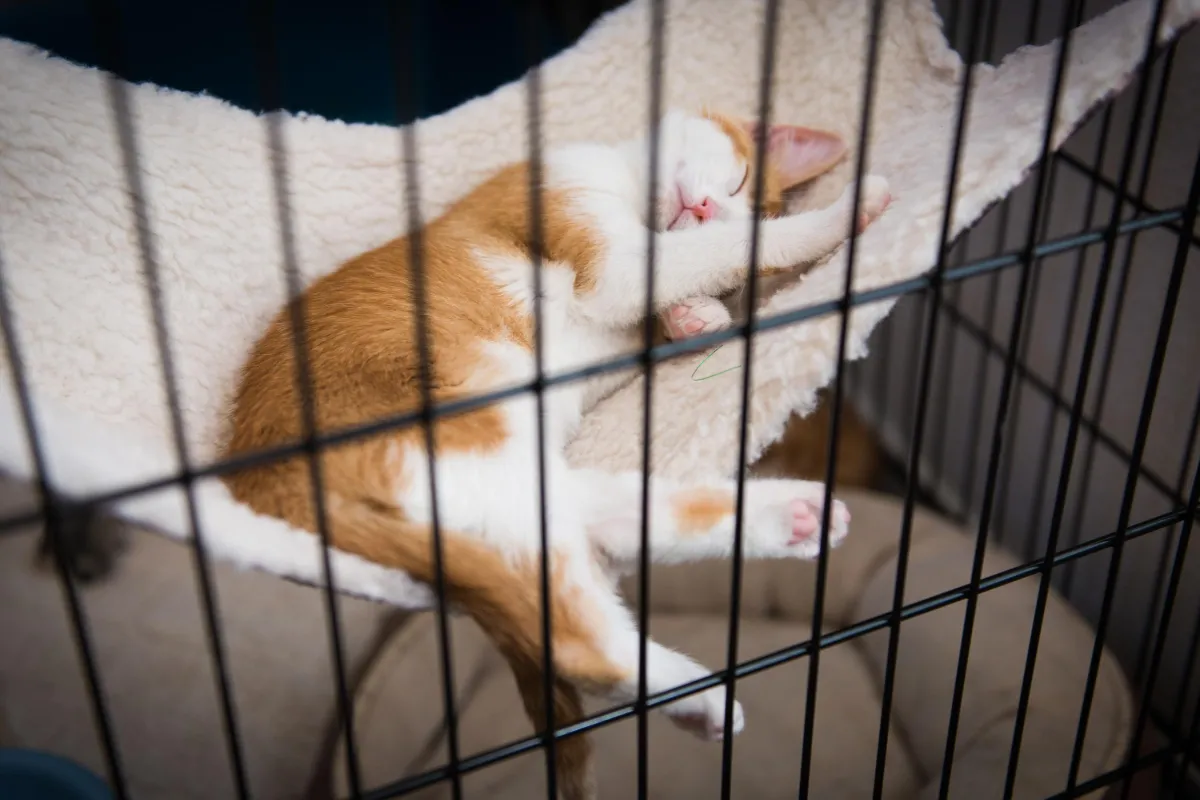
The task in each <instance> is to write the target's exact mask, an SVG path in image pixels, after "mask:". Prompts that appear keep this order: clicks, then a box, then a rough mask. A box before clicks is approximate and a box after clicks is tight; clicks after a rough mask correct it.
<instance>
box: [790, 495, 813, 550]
mask: <svg viewBox="0 0 1200 800" xmlns="http://www.w3.org/2000/svg"><path fill="white" fill-rule="evenodd" d="M790 508H791V512H792V538H791V539H790V540H789V541H788V544H800V543H801V542H805V541H807V540H809V539H811V538H812V536H813V534H814V533H816V532H817V528H818V527H819V526H820V524H821V520H820V518H819V517H818V516H817V512H816V509H815V508H814V507H813V505H812V503H810V502H808V501H807V500H793V501H792V502H791V505H790Z"/></svg>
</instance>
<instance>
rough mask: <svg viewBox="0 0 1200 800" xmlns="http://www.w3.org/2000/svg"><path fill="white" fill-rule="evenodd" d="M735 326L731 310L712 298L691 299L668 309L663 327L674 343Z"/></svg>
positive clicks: (664, 316)
mask: <svg viewBox="0 0 1200 800" xmlns="http://www.w3.org/2000/svg"><path fill="white" fill-rule="evenodd" d="M732 324H733V318H732V317H731V316H729V309H727V308H726V307H725V304H724V303H722V302H721V301H720V300H717V299H714V298H712V297H689V298H688V299H687V300H683V301H681V302H679V303H677V304H676V305H673V306H671V308H669V309H667V311H666V313H665V314H663V327H664V328H665V329H666V332H667V338H669V339H671V340H672V341H679V340H681V339H690V338H692V337H693V336H700V335H702V334H705V333H712V332H714V331H722V330H725V329H726V328H728V327H729V326H730V325H732Z"/></svg>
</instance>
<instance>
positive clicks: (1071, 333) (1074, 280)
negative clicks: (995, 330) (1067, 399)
mask: <svg viewBox="0 0 1200 800" xmlns="http://www.w3.org/2000/svg"><path fill="white" fill-rule="evenodd" d="M1112 109H1113V106H1112V104H1111V103H1109V104H1108V105H1106V106H1105V107H1104V115H1103V118H1102V120H1101V123H1100V136H1099V137H1098V141H1097V143H1096V155H1095V158H1094V159H1093V160H1094V162H1095V163H1096V164H1102V163H1103V162H1104V154H1105V152H1106V151H1107V149H1108V136H1109V133H1110V131H1111V129H1112V119H1113V114H1112ZM1055 163H1058V162H1055ZM1097 189H1098V184H1096V183H1095V182H1094V181H1093V182H1092V184H1091V190H1090V191H1089V192H1088V199H1087V202H1086V204H1085V205H1084V212H1083V213H1084V217H1083V227H1084V228H1087V227H1088V226H1089V225H1091V224H1092V217H1093V216H1094V215H1095V213H1096V198H1097V195H1098V191H1097ZM1086 255H1087V250H1086V248H1080V249H1079V250H1077V251H1076V254H1075V269H1074V272H1073V274H1072V276H1071V288H1070V290H1069V291H1068V292H1067V296H1068V297H1069V298H1070V299H1069V300H1068V308H1067V313H1066V315H1065V316H1064V318H1063V327H1062V333H1061V335H1060V337H1059V341H1061V342H1062V343H1063V345H1062V347H1060V348H1058V359H1057V363H1056V364H1055V365H1054V393H1055V394H1056V395H1059V396H1061V395H1062V393H1063V390H1064V388H1065V386H1066V382H1067V354H1068V353H1070V352H1071V343H1072V342H1073V341H1074V339H1075V320H1076V318H1077V317H1078V315H1079V309H1080V302H1079V301H1080V298H1081V297H1082V286H1081V284H1082V283H1083V273H1084V258H1085V257H1086ZM1081 366H1082V365H1081ZM1096 419H1099V418H1098V417H1097V418H1096ZM1046 427H1047V428H1048V430H1047V431H1046V435H1045V436H1044V437H1043V439H1042V450H1041V453H1040V454H1039V456H1038V471H1037V474H1038V475H1039V476H1041V479H1039V480H1038V481H1037V482H1036V484H1035V489H1034V500H1033V504H1032V508H1033V513H1034V517H1033V519H1032V520H1031V524H1030V525H1029V534H1028V536H1026V539H1025V548H1024V549H1023V550H1022V553H1023V554H1026V555H1028V554H1031V553H1033V551H1034V547H1035V545H1036V541H1037V540H1036V536H1037V531H1038V523H1040V521H1041V517H1042V505H1043V503H1044V502H1045V499H1046V497H1045V492H1046V485H1047V484H1048V483H1049V481H1048V480H1046V476H1047V474H1048V471H1049V468H1050V451H1051V449H1052V448H1053V445H1054V433H1055V431H1056V430H1057V429H1058V413H1057V410H1056V409H1054V408H1051V409H1050V411H1049V417H1048V420H1047V423H1046ZM1067 452H1068V451H1064V452H1063V458H1064V459H1065V458H1067ZM1070 452H1073V450H1072V451H1070ZM1063 463H1065V461H1064V462H1063ZM1075 541H1078V537H1076V539H1075Z"/></svg>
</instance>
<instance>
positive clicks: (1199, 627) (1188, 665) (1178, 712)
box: [1170, 395, 1200, 731]
mask: <svg viewBox="0 0 1200 800" xmlns="http://www.w3.org/2000/svg"><path fill="white" fill-rule="evenodd" d="M1198 426H1200V395H1197V397H1196V407H1195V409H1194V410H1193V412H1192V425H1191V428H1190V429H1189V436H1188V439H1187V442H1188V444H1187V448H1186V451H1185V453H1184V458H1183V460H1182V462H1181V464H1180V470H1179V475H1180V481H1179V482H1180V483H1182V482H1183V481H1184V480H1186V478H1187V470H1188V468H1189V467H1190V466H1191V464H1192V456H1193V455H1194V449H1193V448H1194V446H1195V443H1196V431H1197V427H1198ZM1184 652H1185V653H1186V655H1185V656H1184V659H1183V664H1184V667H1183V670H1182V671H1181V672H1180V673H1179V674H1180V675H1181V676H1182V677H1183V684H1182V686H1181V687H1180V690H1179V697H1180V698H1181V699H1182V700H1186V699H1187V697H1188V695H1190V694H1191V690H1192V677H1193V676H1194V675H1195V673H1196V658H1197V656H1198V655H1200V614H1197V615H1196V621H1195V623H1194V625H1193V626H1192V635H1191V637H1190V639H1189V641H1188V646H1187V649H1186V650H1184ZM1183 709H1184V705H1183V703H1182V702H1180V703H1176V704H1175V707H1174V710H1173V711H1172V714H1171V722H1170V727H1171V729H1172V730H1174V731H1179V730H1181V729H1182V727H1183Z"/></svg>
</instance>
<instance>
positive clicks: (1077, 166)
mask: <svg viewBox="0 0 1200 800" xmlns="http://www.w3.org/2000/svg"><path fill="white" fill-rule="evenodd" d="M1055 157H1056V158H1057V159H1058V160H1059V161H1061V162H1062V163H1064V164H1066V165H1067V166H1069V167H1071V168H1072V169H1074V170H1075V171H1076V172H1078V173H1080V174H1081V175H1083V176H1084V177H1086V178H1087V179H1088V180H1090V181H1094V182H1096V183H1098V184H1100V186H1101V187H1103V188H1104V189H1106V190H1108V192H1109V193H1110V194H1112V195H1114V198H1115V199H1119V200H1120V201H1121V202H1125V203H1129V204H1130V205H1132V206H1133V207H1134V209H1135V210H1136V211H1137V212H1138V213H1139V214H1157V213H1159V209H1158V208H1157V207H1156V206H1155V205H1154V204H1152V203H1148V202H1146V200H1145V199H1144V198H1141V197H1137V196H1135V195H1133V194H1131V193H1129V192H1126V193H1124V194H1120V193H1118V191H1117V189H1118V187H1117V185H1116V184H1115V183H1113V182H1112V181H1111V180H1109V179H1108V178H1106V177H1105V176H1104V174H1103V173H1101V172H1100V171H1099V170H1098V169H1097V170H1093V169H1091V168H1089V167H1088V165H1087V164H1085V163H1083V162H1082V161H1080V160H1079V158H1078V157H1076V156H1074V155H1072V154H1071V153H1068V152H1067V151H1066V150H1059V151H1058V152H1057V153H1055ZM1163 227H1165V228H1168V229H1170V230H1171V231H1172V232H1173V233H1177V234H1179V235H1180V236H1184V237H1187V238H1188V239H1189V241H1190V242H1191V246H1192V247H1200V234H1197V233H1191V234H1189V233H1188V232H1187V231H1185V230H1184V229H1183V227H1182V226H1181V225H1180V224H1179V222H1177V221H1172V222H1168V223H1166V224H1165V225H1164V226H1163Z"/></svg>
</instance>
